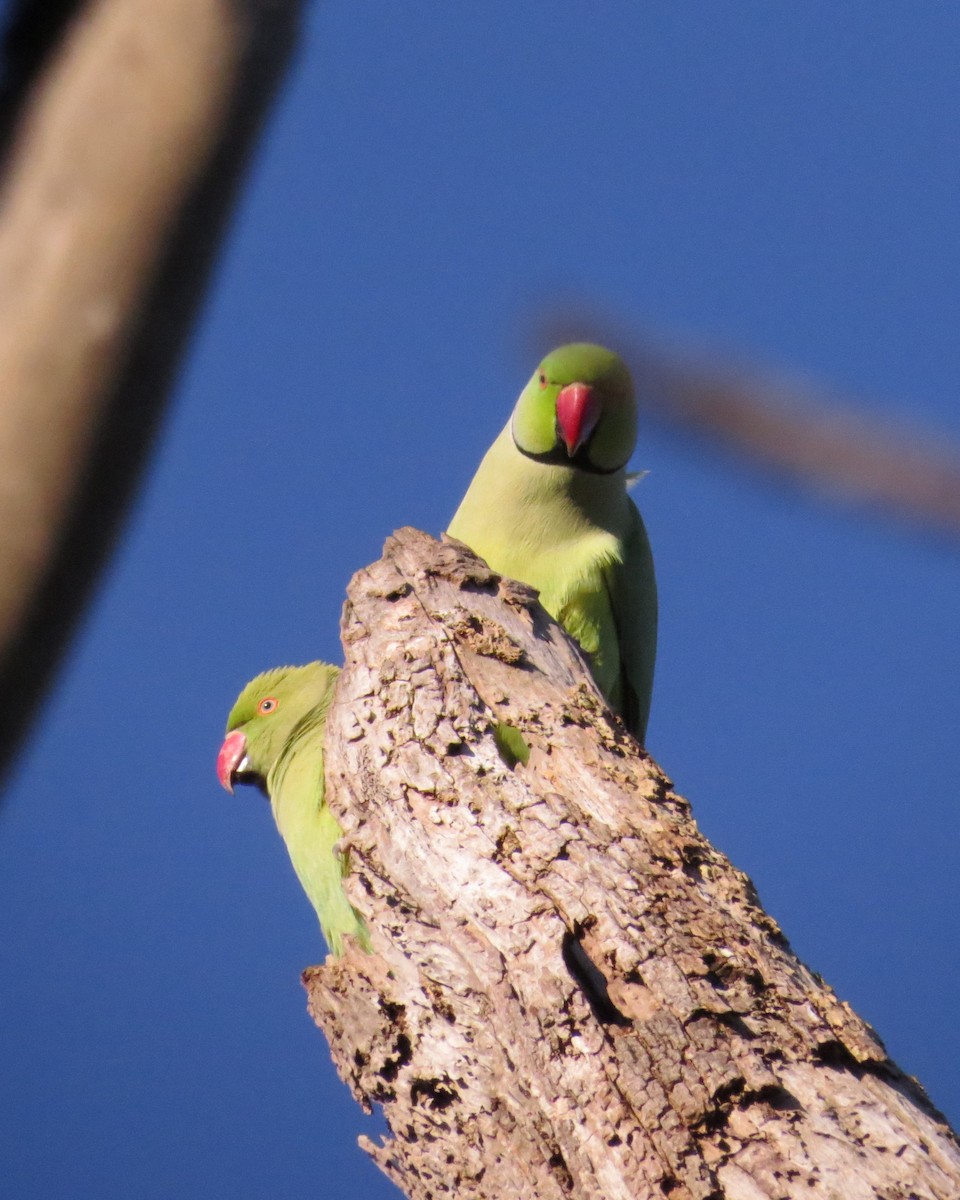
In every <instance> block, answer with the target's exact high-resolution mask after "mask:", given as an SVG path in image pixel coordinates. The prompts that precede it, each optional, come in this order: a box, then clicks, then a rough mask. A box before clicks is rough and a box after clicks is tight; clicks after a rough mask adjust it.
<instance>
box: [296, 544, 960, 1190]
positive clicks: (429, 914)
mask: <svg viewBox="0 0 960 1200" xmlns="http://www.w3.org/2000/svg"><path fill="white" fill-rule="evenodd" d="M343 640H344V645H345V649H346V665H345V669H344V672H343V675H342V677H341V680H340V684H339V690H338V695H337V700H336V703H335V706H334V708H333V710H332V711H331V715H330V719H329V722H328V726H327V770H328V783H327V787H328V795H329V797H330V801H331V803H332V805H333V806H334V809H335V810H336V811H337V813H338V815H339V816H340V817H341V818H342V820H343V824H344V827H345V830H346V842H347V844H348V845H349V847H350V852H351V856H352V858H351V862H352V875H351V878H350V881H349V887H350V891H351V893H352V895H353V897H354V900H355V902H356V904H357V906H358V907H359V908H360V909H361V910H362V911H363V912H364V914H365V915H366V916H367V918H368V920H369V922H370V925H371V928H372V930H373V942H374V947H375V950H376V953H375V954H373V955H369V956H367V955H364V954H362V953H360V952H359V951H357V950H356V949H355V948H353V949H351V951H350V953H349V954H348V955H347V957H346V958H345V959H343V960H340V961H337V962H334V961H332V960H330V961H328V962H327V964H326V965H325V966H323V967H318V968H311V969H310V970H309V971H307V972H306V974H305V977H304V978H305V982H306V985H307V989H308V992H309V1003H310V1008H311V1011H312V1013H313V1015H314V1017H315V1019H316V1020H317V1022H318V1023H319V1024H320V1025H321V1027H322V1028H323V1029H324V1030H325V1031H326V1032H327V1035H328V1037H329V1039H330V1043H331V1047H332V1051H333V1056H334V1059H335V1061H336V1064H337V1067H338V1069H339V1071H340V1073H341V1075H342V1076H343V1078H344V1079H345V1080H346V1081H347V1082H348V1083H349V1084H350V1086H351V1087H352V1089H353V1091H354V1094H355V1095H356V1097H357V1098H358V1099H359V1100H360V1101H361V1102H363V1103H364V1104H368V1105H372V1104H380V1105H382V1106H383V1110H384V1113H385V1115H386V1118H387V1121H388V1122H389V1125H390V1128H391V1130H392V1133H393V1136H392V1137H391V1138H390V1139H389V1140H388V1141H387V1142H386V1144H385V1145H383V1146H373V1145H370V1144H368V1146H367V1148H368V1149H369V1150H370V1153H371V1154H372V1155H373V1156H374V1158H375V1159H376V1160H377V1162H378V1163H379V1164H380V1165H381V1166H382V1167H383V1169H384V1170H385V1171H386V1173H387V1174H388V1175H389V1176H390V1177H391V1178H392V1179H394V1180H395V1182H396V1183H397V1184H398V1185H399V1186H400V1187H401V1188H403V1189H404V1190H405V1191H406V1192H407V1194H408V1195H409V1196H411V1197H414V1198H416V1200H426V1198H427V1197H438V1196H448V1195H456V1196H457V1197H458V1198H460V1200H463V1198H466V1197H470V1198H474V1197H475V1198H481V1197H483V1198H487V1197H489V1198H491V1200H492V1198H494V1197H497V1198H504V1197H534V1196H535V1197H539V1198H542V1200H555V1198H556V1200H559V1198H560V1197H567V1198H570V1197H575V1198H578V1200H579V1198H586V1197H591V1198H593V1197H597V1198H600V1197H602V1198H603V1200H640V1198H648V1197H649V1198H653V1197H656V1198H657V1200H661V1198H662V1197H664V1196H668V1197H670V1198H671V1200H690V1198H694V1197H695V1198H697V1200H707V1198H708V1197H710V1198H711V1200H718V1198H720V1197H725V1198H729V1200H763V1198H768V1200H772V1198H774V1197H776V1198H777V1200H787V1198H789V1200H793V1198H795V1197H796V1198H799V1197H805V1198H811V1200H824V1198H827V1197H829V1198H831V1200H876V1198H877V1197H883V1198H884V1200H896V1198H900V1200H905V1198H906V1197H908V1196H909V1197H920V1198H923V1200H956V1197H957V1196H960V1149H958V1146H957V1143H956V1141H955V1139H954V1137H953V1135H952V1134H951V1132H950V1131H949V1129H948V1128H947V1127H946V1125H945V1124H944V1122H943V1119H942V1118H941V1117H940V1116H939V1114H938V1113H937V1112H936V1111H935V1110H934V1109H933V1108H932V1107H931V1105H930V1103H929V1102H928V1101H927V1099H926V1097H925V1095H924V1093H923V1091H922V1090H921V1088H920V1087H919V1085H918V1084H916V1082H915V1081H913V1080H912V1079H909V1078H907V1077H906V1076H904V1075H903V1074H902V1073H901V1072H900V1071H899V1070H898V1068H897V1067H896V1066H895V1065H894V1064H893V1063H891V1062H890V1061H889V1059H888V1058H887V1057H886V1055H885V1053H884V1050H883V1047H882V1045H881V1044H880V1042H879V1041H878V1040H877V1038H876V1036H875V1034H874V1033H873V1032H872V1030H870V1028H869V1027H867V1026H866V1025H865V1024H864V1023H863V1022H862V1021H861V1020H859V1018H858V1017H856V1015H855V1014H854V1013H853V1012H852V1011H851V1010H850V1009H849V1007H848V1006H847V1005H846V1004H844V1003H842V1002H841V1001H839V1000H838V999H837V997H836V996H835V995H834V993H833V992H832V991H831V990H830V988H829V987H827V986H826V985H825V984H824V983H823V982H822V981H821V980H820V979H818V978H817V977H816V976H814V975H813V974H811V972H810V971H808V970H807V968H806V967H804V966H803V965H802V964H801V963H800V962H799V961H798V960H797V959H796V958H795V957H794V955H793V954H792V953H791V951H790V948H789V946H788V944H787V942H786V940H785V939H784V937H783V935H782V933H781V932H780V930H779V928H778V927H777V925H776V923H775V922H774V921H773V920H772V919H771V918H770V917H769V916H767V915H766V914H765V913H764V912H763V911H762V909H761V908H760V906H759V902H758V900H757V897H756V895H755V893H754V891H753V888H752V886H751V884H750V881H749V880H748V879H747V878H746V876H745V875H743V873H742V872H740V871H738V870H736V869H735V868H734V867H733V866H731V864H730V863H729V862H728V861H727V860H726V859H725V858H724V857H723V855H721V854H719V853H718V852H717V851H716V850H714V849H713V848H712V847H711V846H710V845H709V844H708V843H707V842H706V841H705V840H704V839H703V837H702V836H701V834H700V833H699V831H698V830H697V827H696V825H695V824H694V822H693V819H692V817H691V815H690V810H689V806H688V805H687V802H686V801H685V800H683V799H681V798H680V797H679V796H677V795H676V794H675V793H674V792H673V791H672V788H671V784H670V782H669V780H667V779H666V778H665V777H664V775H663V774H662V772H661V771H660V770H659V769H658V767H657V766H656V764H655V763H653V762H652V761H651V760H650V758H649V757H648V756H647V755H645V754H644V753H643V752H642V751H641V750H639V749H638V747H637V745H636V743H635V742H634V741H633V740H632V739H631V738H630V736H629V735H627V734H626V733H625V732H624V730H623V729H622V727H621V726H620V725H619V723H618V722H617V721H616V720H615V719H613V718H611V716H610V715H609V713H608V712H607V711H606V709H605V708H604V705H603V704H602V702H601V701H600V700H599V698H598V696H597V693H596V691H595V689H594V687H593V685H592V683H591V682H590V680H589V678H588V676H587V673H586V671H585V669H584V665H583V663H582V661H581V659H580V657H579V654H578V652H577V651H576V649H575V648H574V647H573V646H572V644H571V643H570V642H569V641H568V640H567V639H566V638H565V636H564V635H563V634H562V633H561V631H560V630H559V629H558V628H557V626H556V625H555V624H554V623H553V622H552V621H550V619H549V618H548V617H547V616H546V614H545V613H544V612H543V611H542V609H540V607H539V605H537V604H536V603H535V601H534V599H533V594H532V593H531V592H530V591H529V590H528V589H526V588H523V587H521V586H520V585H516V584H513V583H509V582H507V581H502V580H500V579H499V578H498V577H497V576H496V575H493V574H492V573H491V572H490V571H489V570H488V569H487V568H486V567H485V566H483V565H482V564H480V563H479V562H478V560H476V559H475V558H473V556H472V555H470V554H469V553H467V552H465V551H464V550H463V549H462V548H460V547H459V546H458V545H455V544H450V543H447V544H444V545H441V544H439V543H437V542H435V541H434V540H433V539H431V538H429V537H427V536H426V535H425V534H421V533H418V532H416V531H415V530H409V529H405V530H401V531H399V532H398V533H397V534H395V535H394V536H393V537H392V538H390V539H389V540H388V542H387V545H386V548H385V554H384V558H383V559H382V560H381V561H380V562H378V563H375V564H374V565H373V566H371V567H369V568H368V569H366V570H364V571H361V572H359V573H358V574H357V575H356V576H355V577H354V579H353V581H352V583H351V586H350V590H349V600H348V603H347V607H346V610H345V614H344V620H343ZM498 720H505V721H509V722H510V723H512V724H513V725H515V726H516V727H518V728H520V729H522V730H523V732H524V735H525V737H526V739H527V741H528V743H529V745H530V747H531V755H530V761H529V764H528V765H527V766H522V765H518V766H516V767H515V769H513V770H511V769H510V768H509V767H508V766H507V765H506V764H505V763H504V762H503V760H502V759H501V757H500V755H499V754H498V752H497V749H496V746H495V742H494V738H493V734H492V730H493V726H494V724H495V722H497V721H498ZM576 938H579V939H581V941H582V951H583V953H581V954H580V955H579V958H580V961H581V966H580V967H579V968H577V967H575V966H574V969H573V970H571V966H572V965H573V964H574V960H575V959H576V958H577V957H578V956H577V955H576V954H575V953H571V943H572V942H574V941H575V939H576ZM587 957H588V958H589V960H590V961H592V963H593V964H595V967H596V968H597V969H598V970H599V972H602V975H603V977H604V978H605V980H606V985H607V988H608V993H607V994H604V989H603V981H602V980H601V979H600V977H599V975H597V974H596V972H594V982H593V984H590V983H587V982H578V977H579V979H580V980H584V981H585V980H586V974H585V971H584V967H583V963H584V962H585V961H586V958H587ZM568 964H571V966H568ZM588 970H589V968H588Z"/></svg>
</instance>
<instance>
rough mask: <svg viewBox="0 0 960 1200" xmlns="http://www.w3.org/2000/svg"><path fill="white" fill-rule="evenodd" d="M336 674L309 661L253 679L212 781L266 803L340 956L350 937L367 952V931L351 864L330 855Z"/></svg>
mask: <svg viewBox="0 0 960 1200" xmlns="http://www.w3.org/2000/svg"><path fill="white" fill-rule="evenodd" d="M339 674H340V670H339V668H338V667H332V666H330V664H329V663H323V662H313V663H308V665H307V666H305V667H278V668H276V669H275V670H273V671H264V672H263V674H261V675H258V676H257V677H256V679H252V680H251V681H250V682H249V683H248V684H247V686H246V687H245V688H244V689H243V691H242V692H241V693H240V695H239V697H238V698H237V702H236V704H234V706H233V708H232V710H231V712H230V716H229V717H228V719H227V736H226V739H225V740H224V743H223V745H222V746H221V747H220V753H219V755H218V756H217V777H218V779H219V780H220V782H221V783H222V784H223V786H224V787H225V788H226V789H227V791H228V792H231V793H232V792H233V785H234V784H235V783H254V784H257V785H258V786H259V787H260V788H261V789H262V790H263V791H265V792H266V793H267V795H268V796H269V797H270V807H271V808H272V809H273V816H274V820H275V821H276V823H277V828H278V829H279V830H280V834H281V836H282V837H283V840H284V842H286V845H287V851H288V853H289V855H290V861H291V862H292V863H293V869H294V870H295V871H296V873H297V877H298V879H299V880H300V883H301V884H302V886H303V890H304V891H305V892H306V893H307V896H308V897H309V899H310V903H311V904H312V905H313V907H314V908H315V909H316V910H317V916H318V917H319V918H320V928H321V930H322V931H323V936H324V938H325V939H326V942H327V945H328V946H329V947H330V949H331V951H332V952H333V953H334V954H335V955H336V956H337V957H339V956H340V955H341V954H343V951H344V944H343V939H344V937H345V936H347V935H348V934H349V935H350V936H352V937H354V938H356V940H357V942H358V943H359V944H360V945H361V946H362V947H363V949H364V950H369V949H370V937H369V934H368V932H367V927H366V925H364V923H363V919H362V918H361V916H360V914H359V913H358V912H357V911H356V909H355V908H354V907H353V905H352V904H351V903H350V902H349V900H348V899H347V897H346V895H345V894H344V891H343V877H344V875H346V873H347V870H348V863H347V860H346V856H345V855H343V854H340V853H338V852H337V850H335V849H334V847H335V846H336V843H337V842H338V841H339V839H340V836H341V829H340V826H339V825H338V824H337V821H336V819H335V817H334V816H333V813H331V811H330V809H329V808H328V807H327V805H326V803H325V802H324V796H323V789H324V777H323V733H324V725H325V723H326V719H327V710H328V709H329V708H330V701H331V699H332V698H333V688H334V684H335V683H336V682H337V676H338V675H339Z"/></svg>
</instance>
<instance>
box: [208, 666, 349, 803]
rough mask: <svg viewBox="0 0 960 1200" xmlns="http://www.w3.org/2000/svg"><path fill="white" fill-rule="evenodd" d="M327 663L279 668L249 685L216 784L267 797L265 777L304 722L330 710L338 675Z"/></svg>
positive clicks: (230, 727)
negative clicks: (250, 788) (251, 787)
mask: <svg viewBox="0 0 960 1200" xmlns="http://www.w3.org/2000/svg"><path fill="white" fill-rule="evenodd" d="M339 673H340V672H339V669H338V668H337V667H332V666H330V664H329V663H324V662H313V663H308V664H307V665H306V666H305V667H277V668H275V669H274V670H272V671H264V672H263V674H261V675H258V676H257V677H256V679H251V680H250V682H249V683H248V684H247V686H246V687H245V688H244V689H243V691H242V692H241V693H240V695H239V696H238V697H237V702H236V704H234V706H233V708H232V709H231V710H230V716H229V717H228V718H227V736H226V738H225V739H224V742H223V745H222V746H221V747H220V753H219V754H218V755H217V778H218V779H219V780H220V782H221V784H223V786H224V787H225V788H226V789H227V791H228V792H232V791H233V785H234V784H235V783H254V784H256V785H257V786H258V787H260V788H261V789H262V790H263V791H266V790H267V788H266V781H267V776H268V775H269V774H270V770H271V768H272V767H273V765H274V764H275V763H276V761H277V759H278V758H279V757H280V754H281V752H282V751H283V748H284V746H286V745H287V743H288V741H289V740H290V738H291V736H293V734H294V733H295V732H296V729H297V726H298V725H299V724H300V723H301V721H305V720H308V719H310V718H311V716H312V714H314V713H315V712H316V710H317V709H321V710H326V708H327V707H328V706H329V704H330V700H331V697H332V695H333V687H334V684H335V683H336V681H337V676H338V675H339Z"/></svg>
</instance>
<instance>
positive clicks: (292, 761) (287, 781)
mask: <svg viewBox="0 0 960 1200" xmlns="http://www.w3.org/2000/svg"><path fill="white" fill-rule="evenodd" d="M329 707H330V704H329V701H327V702H325V703H323V704H318V705H317V706H316V707H315V708H313V709H311V710H310V712H308V713H307V714H306V716H305V717H303V718H302V719H301V720H300V721H299V722H298V724H297V725H296V726H295V727H294V729H293V732H292V733H291V734H290V737H289V738H288V739H287V741H286V744H285V745H284V747H283V750H282V751H281V753H280V755H279V757H278V758H277V761H276V762H275V763H274V765H273V767H272V768H271V769H270V772H269V774H268V775H267V792H268V793H269V795H270V805H271V807H272V809H273V815H274V819H275V820H276V822H277V826H278V827H279V829H280V832H281V833H284V829H285V827H286V826H287V825H288V824H289V822H290V820H291V817H292V813H291V811H290V809H291V803H292V802H293V803H295V804H296V806H297V810H298V815H299V816H302V815H303V813H304V812H308V811H309V810H310V809H311V808H312V807H313V806H314V805H317V806H318V805H319V804H320V803H321V802H322V800H323V787H324V784H323V735H324V725H325V723H326V719H327V709H328V708H329ZM284 836H286V834H285V833H284Z"/></svg>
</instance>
